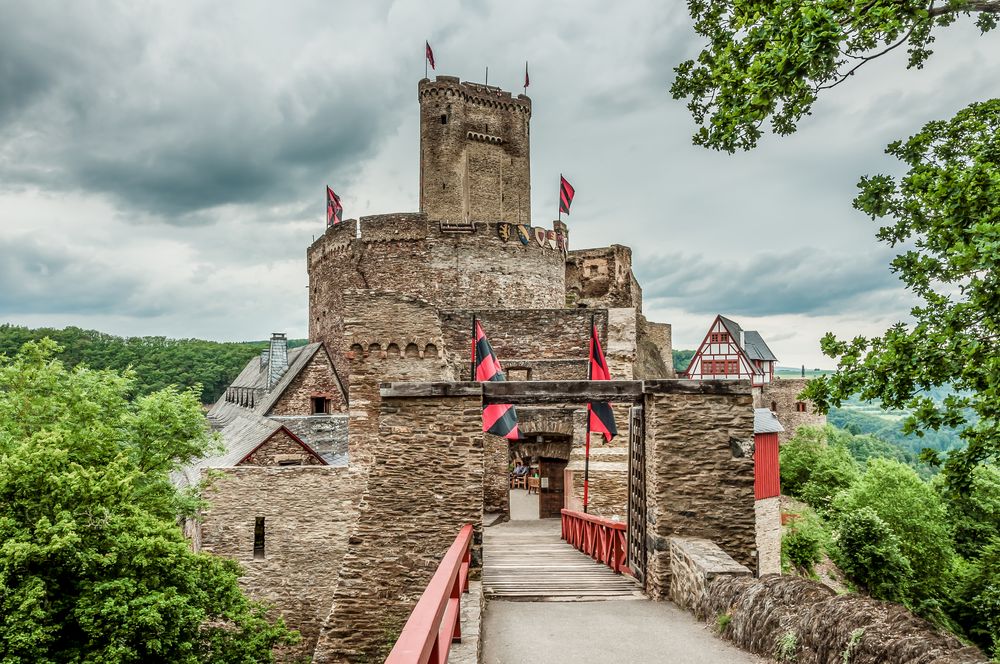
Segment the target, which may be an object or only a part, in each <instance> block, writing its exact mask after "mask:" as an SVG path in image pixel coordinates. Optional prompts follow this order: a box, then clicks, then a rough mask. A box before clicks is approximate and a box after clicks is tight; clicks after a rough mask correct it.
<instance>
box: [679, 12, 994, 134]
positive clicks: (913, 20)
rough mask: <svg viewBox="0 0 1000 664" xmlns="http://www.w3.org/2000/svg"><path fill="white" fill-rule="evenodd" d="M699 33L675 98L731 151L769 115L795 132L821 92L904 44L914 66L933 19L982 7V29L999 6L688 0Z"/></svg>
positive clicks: (924, 50)
mask: <svg viewBox="0 0 1000 664" xmlns="http://www.w3.org/2000/svg"><path fill="white" fill-rule="evenodd" d="M688 8H689V11H690V13H691V17H692V18H693V19H694V21H695V24H694V28H695V31H696V32H697V33H698V34H699V35H701V36H703V37H704V38H705V39H706V40H707V44H706V46H705V48H704V49H703V50H702V51H701V53H700V54H699V55H698V57H697V59H695V60H688V61H686V62H683V63H681V64H680V65H679V66H678V67H676V69H675V71H676V72H677V77H676V79H675V80H674V83H673V85H672V86H671V89H670V91H671V93H672V94H673V96H674V98H675V99H684V98H687V99H689V101H688V109H689V110H690V111H691V115H692V116H693V117H694V120H695V122H697V123H698V125H699V128H698V130H697V132H696V133H695V135H694V142H695V144H696V145H703V146H706V147H710V148H713V149H716V150H726V151H728V152H735V151H736V150H748V149H751V148H753V147H755V146H756V145H757V141H758V140H759V139H760V136H761V133H762V132H761V127H762V126H763V124H764V122H765V121H767V120H768V119H770V122H771V128H772V130H773V131H774V132H775V133H776V134H779V135H786V134H790V133H792V132H794V131H795V129H796V126H797V123H798V121H799V120H800V119H801V118H802V116H803V115H807V114H809V112H810V110H811V109H812V105H813V103H814V102H815V101H816V98H817V95H818V94H819V93H820V91H822V90H825V89H829V88H832V87H835V86H837V85H839V84H840V83H842V82H844V81H845V80H847V79H848V78H849V77H850V76H851V75H853V74H854V72H855V71H857V70H858V69H859V68H860V67H862V66H863V65H864V64H865V63H867V62H870V61H871V60H872V59H874V58H877V57H878V56H880V55H882V54H884V53H886V52H888V51H890V50H893V49H895V48H897V47H899V46H901V45H903V44H906V45H907V48H908V50H909V54H910V58H909V63H908V66H909V67H917V68H919V67H921V66H922V65H923V63H924V61H925V60H926V59H927V58H928V57H929V56H930V55H931V50H930V48H929V46H930V44H931V42H932V41H933V39H934V38H933V36H932V34H931V33H932V31H933V28H934V27H935V26H944V25H948V24H950V23H952V22H953V21H954V20H955V17H956V15H958V14H961V13H969V12H973V11H975V12H981V13H980V15H979V19H978V25H979V27H980V29H981V30H983V31H984V32H985V31H987V30H991V29H993V28H994V27H995V26H996V18H995V12H1000V3H998V2H995V1H991V0H948V1H947V2H943V3H941V4H940V5H938V6H935V5H934V3H928V2H926V1H925V0H892V1H888V0H865V1H861V0H815V1H813V2H801V1H799V0H771V1H769V2H760V1H759V0H689V2H688Z"/></svg>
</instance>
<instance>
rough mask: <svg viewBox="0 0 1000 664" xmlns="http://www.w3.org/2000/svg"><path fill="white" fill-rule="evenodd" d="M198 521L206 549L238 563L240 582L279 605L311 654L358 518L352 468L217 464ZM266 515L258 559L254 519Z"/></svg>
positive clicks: (302, 649) (298, 651) (301, 649)
mask: <svg viewBox="0 0 1000 664" xmlns="http://www.w3.org/2000/svg"><path fill="white" fill-rule="evenodd" d="M209 472H210V473H212V474H217V475H216V476H215V477H214V479H208V476H206V475H205V474H204V473H203V477H202V479H203V480H208V486H207V488H206V489H205V494H204V495H205V499H206V501H207V503H208V507H207V508H206V509H204V510H203V511H202V514H201V522H200V526H199V528H198V530H199V536H200V540H201V550H202V551H207V552H210V553H213V554H216V555H219V556H225V557H226V558H231V559H233V560H236V561H237V562H239V563H240V564H241V565H242V566H243V569H244V571H245V575H244V576H243V578H242V579H240V585H241V586H242V587H243V588H244V589H245V590H246V591H247V593H248V594H249V595H250V597H252V598H254V599H256V600H263V601H265V602H268V603H270V604H272V605H274V607H275V609H276V611H277V612H278V613H280V614H281V615H282V616H284V618H285V620H286V622H287V623H288V625H289V627H292V628H293V629H297V630H299V632H300V633H301V634H302V642H301V643H300V644H299V645H298V646H296V647H294V648H293V649H292V650H291V652H289V653H286V654H287V655H289V659H290V658H292V657H294V656H300V655H301V656H308V655H310V654H311V653H312V650H313V647H314V646H315V644H316V639H317V637H318V635H319V629H320V625H321V624H322V622H323V619H324V618H326V616H327V613H328V612H329V610H330V604H331V602H332V601H333V596H334V590H335V589H336V586H337V581H338V570H339V568H340V563H341V560H342V558H343V556H344V554H345V552H346V551H347V538H348V531H349V525H350V524H351V523H352V522H353V521H354V519H355V518H356V517H357V502H358V475H357V474H356V473H355V472H353V471H351V470H349V469H347V468H331V467H329V466H291V467H275V466H269V467H254V466H241V467H239V468H225V469H214V470H212V471H209ZM257 517H263V518H264V528H265V533H264V536H265V540H264V543H265V548H264V558H263V559H262V560H255V559H254V525H255V522H256V519H257Z"/></svg>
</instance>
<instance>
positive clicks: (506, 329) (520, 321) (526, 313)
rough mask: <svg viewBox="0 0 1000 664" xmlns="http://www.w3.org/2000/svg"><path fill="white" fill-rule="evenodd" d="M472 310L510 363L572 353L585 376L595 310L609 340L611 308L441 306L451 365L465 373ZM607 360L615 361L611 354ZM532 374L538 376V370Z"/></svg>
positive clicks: (525, 363) (563, 357)
mask: <svg viewBox="0 0 1000 664" xmlns="http://www.w3.org/2000/svg"><path fill="white" fill-rule="evenodd" d="M473 314H475V315H476V317H477V319H478V320H479V322H480V324H481V325H482V326H483V331H484V332H485V333H486V337H487V338H488V339H489V341H490V344H491V345H492V346H493V351H494V352H495V353H496V354H497V357H498V358H499V359H500V362H501V364H503V366H504V367H505V368H506V367H518V366H526V367H527V366H538V365H537V364H534V365H533V364H532V363H537V362H538V361H539V360H543V361H544V360H560V361H562V360H566V359H567V358H569V359H574V360H577V361H580V360H582V362H583V364H582V370H583V375H582V376H580V378H582V379H585V378H586V376H587V374H586V371H587V364H586V362H587V349H588V347H589V346H588V344H589V342H590V321H591V316H594V320H595V324H596V325H597V332H598V334H599V335H601V341H602V343H605V344H606V343H607V335H606V330H607V320H608V312H607V311H606V310H602V309H593V310H586V309H478V310H471V309H446V310H442V311H441V330H442V334H443V336H444V348H445V356H446V359H447V362H448V365H449V366H450V367H451V368H452V370H453V371H455V372H459V375H460V376H462V378H463V379H465V378H468V377H469V371H470V368H469V364H470V358H471V353H472V336H471V335H472V316H473ZM608 363H609V365H610V364H611V358H610V357H609V358H608ZM576 366H580V365H576ZM569 373H571V372H567V374H565V375H568V374H569ZM629 374H631V368H629ZM629 377H631V375H630V376H629ZM531 378H532V380H537V378H536V376H535V375H534V374H533V375H532V377H531Z"/></svg>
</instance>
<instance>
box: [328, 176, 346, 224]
mask: <svg viewBox="0 0 1000 664" xmlns="http://www.w3.org/2000/svg"><path fill="white" fill-rule="evenodd" d="M343 220H344V206H343V205H341V204H340V196H338V195H337V194H335V193H333V189H330V186H329V185H327V187H326V225H327V226H330V225H333V224H339V223H340V222H341V221H343Z"/></svg>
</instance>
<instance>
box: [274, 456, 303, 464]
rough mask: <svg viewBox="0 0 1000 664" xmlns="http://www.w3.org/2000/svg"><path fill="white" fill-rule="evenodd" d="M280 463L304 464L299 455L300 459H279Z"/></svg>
mask: <svg viewBox="0 0 1000 664" xmlns="http://www.w3.org/2000/svg"><path fill="white" fill-rule="evenodd" d="M278 465H279V466H301V465H302V457H299V458H298V459H281V460H279V461H278Z"/></svg>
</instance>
